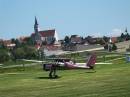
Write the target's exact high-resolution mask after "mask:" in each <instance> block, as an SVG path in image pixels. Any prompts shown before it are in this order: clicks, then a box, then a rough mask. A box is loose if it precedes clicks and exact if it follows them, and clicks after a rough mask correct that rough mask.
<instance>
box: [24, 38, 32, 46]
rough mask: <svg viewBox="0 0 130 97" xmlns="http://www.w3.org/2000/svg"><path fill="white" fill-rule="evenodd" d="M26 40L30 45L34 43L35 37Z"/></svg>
mask: <svg viewBox="0 0 130 97" xmlns="http://www.w3.org/2000/svg"><path fill="white" fill-rule="evenodd" d="M25 41H26V43H27V44H28V45H30V46H32V45H34V39H33V38H32V37H27V38H26V39H25Z"/></svg>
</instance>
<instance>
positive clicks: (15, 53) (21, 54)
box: [13, 48, 25, 60]
mask: <svg viewBox="0 0 130 97" xmlns="http://www.w3.org/2000/svg"><path fill="white" fill-rule="evenodd" d="M13 57H14V59H15V60H16V59H23V58H25V52H24V51H23V49H21V48H18V49H15V50H14V51H13Z"/></svg>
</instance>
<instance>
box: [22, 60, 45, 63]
mask: <svg viewBox="0 0 130 97" xmlns="http://www.w3.org/2000/svg"><path fill="white" fill-rule="evenodd" d="M21 60H23V61H30V62H38V63H42V62H45V61H38V60H26V59H21Z"/></svg>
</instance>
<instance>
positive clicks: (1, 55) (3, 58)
mask: <svg viewBox="0 0 130 97" xmlns="http://www.w3.org/2000/svg"><path fill="white" fill-rule="evenodd" d="M7 61H9V54H8V51H6V50H4V49H2V50H1V49H0V63H3V62H7Z"/></svg>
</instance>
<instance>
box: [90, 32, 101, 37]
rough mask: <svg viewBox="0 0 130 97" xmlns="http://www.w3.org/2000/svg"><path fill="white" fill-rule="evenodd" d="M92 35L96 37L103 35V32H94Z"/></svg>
mask: <svg viewBox="0 0 130 97" xmlns="http://www.w3.org/2000/svg"><path fill="white" fill-rule="evenodd" d="M91 36H94V37H101V36H102V34H101V33H94V34H92V35H91Z"/></svg>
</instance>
